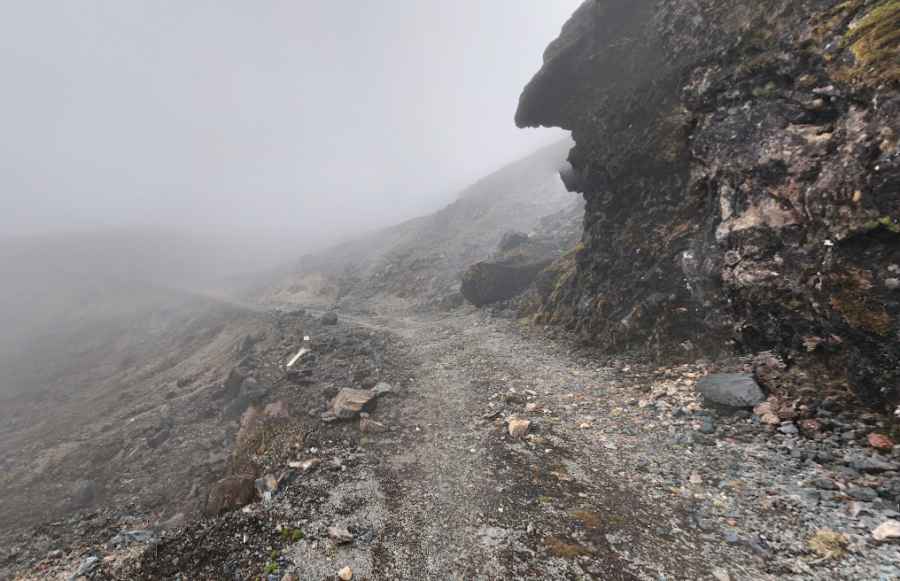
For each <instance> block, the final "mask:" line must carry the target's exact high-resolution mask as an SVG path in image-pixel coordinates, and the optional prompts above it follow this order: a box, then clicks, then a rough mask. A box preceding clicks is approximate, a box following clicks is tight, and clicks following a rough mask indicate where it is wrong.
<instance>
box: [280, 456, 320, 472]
mask: <svg viewBox="0 0 900 581" xmlns="http://www.w3.org/2000/svg"><path fill="white" fill-rule="evenodd" d="M321 463H322V461H321V460H319V459H318V458H310V459H309V460H304V461H303V462H288V466H289V467H291V468H296V469H299V470H301V471H302V472H309V471H310V470H312V469H313V468H315V467H316V466H318V465H319V464H321Z"/></svg>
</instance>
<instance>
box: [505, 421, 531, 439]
mask: <svg viewBox="0 0 900 581" xmlns="http://www.w3.org/2000/svg"><path fill="white" fill-rule="evenodd" d="M508 424H509V425H508V428H507V429H508V431H509V435H510V436H511V437H513V438H516V439H519V438H524V437H525V434H527V433H528V428H530V427H531V422H530V421H529V420H524V419H522V418H510V419H509V420H508Z"/></svg>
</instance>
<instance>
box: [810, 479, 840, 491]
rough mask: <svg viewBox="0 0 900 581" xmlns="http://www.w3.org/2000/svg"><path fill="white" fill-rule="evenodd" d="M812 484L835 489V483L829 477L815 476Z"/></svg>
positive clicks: (823, 488)
mask: <svg viewBox="0 0 900 581" xmlns="http://www.w3.org/2000/svg"><path fill="white" fill-rule="evenodd" d="M813 486H815V487H816V488H819V489H821V490H837V489H838V487H837V484H835V482H834V480H832V479H830V478H817V479H816V480H814V481H813Z"/></svg>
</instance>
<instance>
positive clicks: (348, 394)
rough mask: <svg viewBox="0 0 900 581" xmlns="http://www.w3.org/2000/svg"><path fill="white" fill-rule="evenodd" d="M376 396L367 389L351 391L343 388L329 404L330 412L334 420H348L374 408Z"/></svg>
mask: <svg viewBox="0 0 900 581" xmlns="http://www.w3.org/2000/svg"><path fill="white" fill-rule="evenodd" d="M376 396H377V394H376V393H375V392H374V391H371V390H368V389H351V388H347V387H345V388H344V389H342V390H341V391H339V392H338V394H337V396H336V397H335V398H334V401H332V402H331V412H332V413H333V414H334V416H335V417H336V418H339V419H343V420H346V419H350V418H353V417H355V416H358V415H359V414H360V413H362V412H364V411H370V410H371V409H372V408H374V407H375V398H376Z"/></svg>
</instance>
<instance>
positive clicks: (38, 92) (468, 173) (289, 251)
mask: <svg viewBox="0 0 900 581" xmlns="http://www.w3.org/2000/svg"><path fill="white" fill-rule="evenodd" d="M578 3H579V0H554V1H552V2H548V1H546V0H491V1H490V2H484V1H482V0H462V1H456V2H442V1H438V0H428V1H423V0H391V1H386V2H354V3H342V2H330V1H329V2H326V1H324V0H323V1H315V2H313V1H309V0H306V1H291V2H287V1H285V2H267V3H247V2H211V1H210V2H190V3H183V2H156V1H153V2H150V1H148V2H138V1H129V2H112V1H108V2H95V1H86V2H65V3H64V2H57V3H48V2H29V3H23V2H12V1H9V2H3V4H2V8H0V16H2V18H0V71H2V75H3V85H4V91H3V104H4V106H3V107H2V108H0V126H2V127H3V128H4V130H3V133H2V137H0V148H2V152H0V159H2V161H0V232H3V233H4V235H6V236H7V237H21V236H29V237H31V238H32V239H33V237H34V236H41V237H44V236H47V235H48V234H51V235H56V236H58V235H60V234H66V235H69V233H75V234H78V235H79V236H82V235H85V233H88V234H91V233H93V232H94V231H96V230H98V229H99V230H108V229H110V228H112V229H114V231H115V232H116V236H120V237H121V236H123V235H124V237H125V238H127V232H128V231H129V229H132V228H134V229H138V230H140V231H142V232H145V233H146V232H158V233H160V235H161V236H163V237H165V236H167V234H165V233H166V232H182V234H179V235H178V236H180V237H182V238H183V239H190V240H195V241H197V242H198V245H199V247H201V248H203V249H204V251H205V249H214V250H213V251H214V252H220V253H221V254H222V256H219V257H217V259H215V260H211V261H208V262H206V261H201V262H203V263H204V264H214V265H216V268H218V269H220V270H221V273H225V272H226V271H228V272H231V271H237V270H247V269H251V268H254V267H264V266H267V265H271V264H275V263H277V262H279V261H285V260H291V259H292V258H294V257H296V256H298V255H300V254H302V253H304V252H307V251H309V250H310V249H313V248H317V247H321V246H322V245H323V244H327V243H329V242H333V241H335V240H336V239H339V238H346V237H350V236H352V235H353V234H354V233H356V232H358V231H360V230H364V229H371V228H373V227H376V226H380V225H385V224H388V223H391V222H395V221H397V220H400V219H403V218H406V217H410V216H413V215H416V214H421V213H423V212H425V211H428V210H431V209H434V208H436V207H437V206H439V205H441V204H443V203H445V202H446V201H447V200H448V199H450V197H451V196H452V195H453V194H454V192H456V191H458V190H459V189H461V188H462V187H463V186H464V185H466V184H468V183H470V182H472V181H474V180H475V179H477V178H478V177H480V176H481V175H484V174H486V173H488V172H490V171H492V170H494V169H496V168H497V167H499V166H501V165H502V164H504V163H506V162H509V161H512V160H514V159H516V158H517V157H520V156H522V155H524V154H526V153H528V152H529V151H532V150H534V149H535V148H537V147H538V146H540V145H542V144H545V143H549V142H551V141H553V140H556V139H559V137H560V134H559V133H555V132H551V131H534V132H528V131H521V130H518V129H516V128H515V127H514V126H513V123H512V121H511V119H512V114H513V111H514V109H515V105H516V100H517V98H518V94H519V92H520V90H521V88H522V87H523V86H524V84H525V83H526V82H527V80H528V78H529V77H530V75H531V74H532V73H533V72H534V71H535V70H536V69H537V68H538V66H539V62H540V56H541V53H542V51H543V48H544V46H545V45H546V43H547V41H548V39H550V38H553V37H554V36H555V34H556V33H557V31H558V29H559V27H560V26H561V24H562V23H563V22H564V21H565V19H566V18H567V16H568V15H569V14H570V13H571V12H572V10H573V9H574V8H575V6H576V5H577V4H578ZM91 235H92V234H91ZM11 244H12V245H14V244H15V242H10V241H9V240H7V241H5V242H4V245H7V246H8V245H11ZM126 246H127V245H126ZM180 254H191V253H190V252H184V253H182V252H175V253H174V254H172V253H170V254H169V255H168V259H169V260H178V259H179V255H180ZM194 254H196V253H194ZM151 262H153V261H151ZM157 262H158V261H157ZM163 262H165V261H163ZM192 268H193V267H192ZM217 272H218V271H217Z"/></svg>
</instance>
